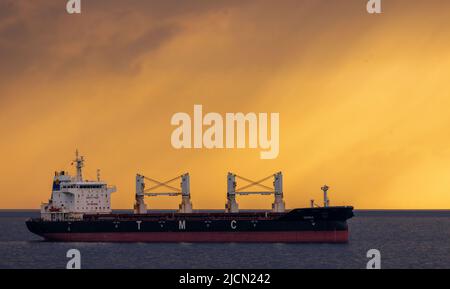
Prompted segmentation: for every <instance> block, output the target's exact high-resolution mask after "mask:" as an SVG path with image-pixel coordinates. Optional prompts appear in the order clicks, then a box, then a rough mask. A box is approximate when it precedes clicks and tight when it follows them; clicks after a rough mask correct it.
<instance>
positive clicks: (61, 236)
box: [43, 230, 348, 243]
mask: <svg viewBox="0 0 450 289" xmlns="http://www.w3.org/2000/svg"><path fill="white" fill-rule="evenodd" d="M43 237H44V238H45V239H47V240H50V241H65V242H161V243H163V242H175V243H179V242H186V243H194V242H215V243H220V242H221V243H228V242H247V243H248V242H258V243H259V242H266V243H346V242H348V231H347V230H346V231H301V232H141V233H138V232H133V233H125V232H123V233H48V234H43Z"/></svg>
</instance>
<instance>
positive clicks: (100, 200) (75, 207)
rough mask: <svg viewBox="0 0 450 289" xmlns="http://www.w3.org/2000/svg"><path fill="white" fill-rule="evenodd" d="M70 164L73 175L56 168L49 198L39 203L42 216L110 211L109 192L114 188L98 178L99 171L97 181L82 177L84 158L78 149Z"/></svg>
mask: <svg viewBox="0 0 450 289" xmlns="http://www.w3.org/2000/svg"><path fill="white" fill-rule="evenodd" d="M72 164H74V165H75V167H76V171H77V173H76V176H70V175H69V173H68V172H65V171H60V172H55V176H54V178H53V186H52V195H51V198H50V200H49V202H48V203H45V204H42V205H41V218H42V219H44V220H53V221H57V220H65V219H81V218H82V217H83V214H109V213H111V194H112V193H113V192H115V191H116V188H115V187H109V186H108V185H107V183H105V182H103V181H101V180H100V174H99V171H97V180H96V181H89V180H83V174H82V168H83V166H84V158H83V157H82V156H79V155H78V151H77V152H76V158H75V160H74V161H73V163H72Z"/></svg>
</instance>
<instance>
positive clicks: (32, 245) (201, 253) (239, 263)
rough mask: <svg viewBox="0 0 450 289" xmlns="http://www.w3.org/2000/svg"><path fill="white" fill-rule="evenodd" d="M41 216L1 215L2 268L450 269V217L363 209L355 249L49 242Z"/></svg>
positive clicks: (356, 221) (354, 226)
mask: <svg viewBox="0 0 450 289" xmlns="http://www.w3.org/2000/svg"><path fill="white" fill-rule="evenodd" d="M37 216H38V212H36V211H1V210H0V268H65V266H66V262H67V260H68V259H67V258H66V252H67V250H69V249H72V248H74V249H78V250H80V252H81V266H82V268H230V269H233V268H365V266H366V263H367V261H368V259H367V257H366V252H367V250H369V249H372V248H375V249H378V250H380V252H381V266H382V268H450V211H357V212H356V217H355V218H353V219H351V220H350V221H349V226H350V242H349V243H348V244H337V245H335V244H144V243H136V244H113V243H54V242H44V241H42V240H41V239H40V238H39V237H38V236H35V235H33V234H32V233H30V232H28V230H27V228H26V226H25V223H24V221H25V220H26V219H27V218H29V217H37Z"/></svg>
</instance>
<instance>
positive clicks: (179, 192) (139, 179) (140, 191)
mask: <svg viewBox="0 0 450 289" xmlns="http://www.w3.org/2000/svg"><path fill="white" fill-rule="evenodd" d="M178 179H180V180H181V184H180V187H181V189H178V188H175V187H172V186H170V185H169V183H171V182H173V181H175V180H178ZM145 180H148V181H150V182H153V183H155V184H156V185H155V186H153V187H150V188H148V189H146V188H145ZM159 187H165V188H168V189H170V190H172V191H171V192H154V190H155V189H157V188H159ZM157 196H170V197H175V196H181V204H180V206H179V210H178V212H180V213H192V202H191V193H190V179H189V174H188V173H186V174H183V175H181V176H178V177H175V178H173V179H170V180H168V181H165V182H160V181H157V180H155V179H151V178H149V177H146V176H143V175H140V174H137V175H136V203H135V205H134V213H135V214H146V213H147V205H146V204H145V201H144V197H157Z"/></svg>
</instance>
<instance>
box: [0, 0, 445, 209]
mask: <svg viewBox="0 0 450 289" xmlns="http://www.w3.org/2000/svg"><path fill="white" fill-rule="evenodd" d="M62 2H64V1H51V0H47V1H44V0H40V1H28V0H3V1H1V2H0V135H1V136H2V137H1V140H0V152H1V158H2V160H1V164H0V176H1V177H0V208H38V207H39V205H40V203H41V202H42V201H46V200H47V199H48V197H49V196H50V188H51V180H52V176H53V172H54V171H55V170H62V169H65V170H71V171H73V170H72V168H70V161H71V160H72V159H73V154H74V151H75V149H76V148H78V149H79V150H80V151H81V153H82V154H84V155H85V157H86V159H87V162H86V165H87V167H86V170H85V172H86V175H87V176H88V177H90V178H95V171H96V169H97V168H101V169H102V175H103V177H104V178H105V179H106V180H107V181H108V182H109V183H111V184H115V185H117V187H118V192H117V193H115V194H114V195H113V206H114V207H115V208H131V207H132V204H133V198H134V195H133V194H134V176H135V174H136V173H137V172H140V173H142V174H145V175H148V176H151V177H154V178H158V179H169V178H171V177H173V176H175V175H178V174H180V173H183V172H185V171H189V172H190V174H191V191H192V201H193V204H194V209H195V208H202V209H206V208H223V207H224V204H225V198H226V173H227V172H228V171H233V172H236V173H238V174H240V175H244V176H247V177H249V178H253V179H259V178H262V177H264V176H266V175H268V174H270V173H272V172H275V171H278V170H282V171H283V173H284V193H285V200H286V203H287V207H289V208H292V207H302V206H307V205H308V204H309V199H311V198H314V199H316V200H320V199H321V192H320V187H321V185H323V184H324V183H327V184H328V185H329V186H330V187H331V190H330V197H331V202H332V204H335V205H343V204H349V205H354V206H355V207H356V208H360V209H361V208H365V209H368V208H401V209H408V208H418V209H420V208H449V207H450V134H449V133H448V128H449V127H450V113H449V112H450V50H449V47H450V2H449V1H446V0H442V1H439V0H432V1H404V0H388V1H383V10H384V13H383V14H382V15H369V14H367V12H366V11H365V2H366V1H363V0H346V1H337V0H336V1H325V0H323V1H320V0H302V1H299V0H292V1H288V0H283V1H278V0H277V1H276V0H273V1H266V0H248V1H233V0H228V1H218V0H217V1H188V0H184V1H175V0H172V1H170V0H169V1H168V0H165V1H162V0H161V1H137V0H133V1H112V0H108V1H106V0H95V1H82V2H83V13H82V14H81V15H68V14H66V12H65V7H64V6H65V4H64V3H62ZM194 104H202V105H203V109H204V111H205V112H219V113H222V114H224V113H225V112H279V113H280V154H279V156H278V158H277V159H274V160H261V159H260V158H259V149H257V150H251V149H239V150H238V149H234V150H206V149H203V150H175V149H174V148H172V146H171V144H170V135H171V133H172V131H173V129H174V127H171V125H170V119H171V117H172V115H173V114H174V113H176V112H188V113H190V114H192V109H193V105H194ZM178 202H179V200H178V198H175V199H168V198H161V199H158V200H154V199H152V200H150V201H149V202H148V205H149V207H150V208H152V207H153V208H175V207H177V204H178ZM238 202H239V204H240V206H241V208H269V207H270V204H271V202H272V198H271V197H249V196H247V197H240V198H239V199H238Z"/></svg>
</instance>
